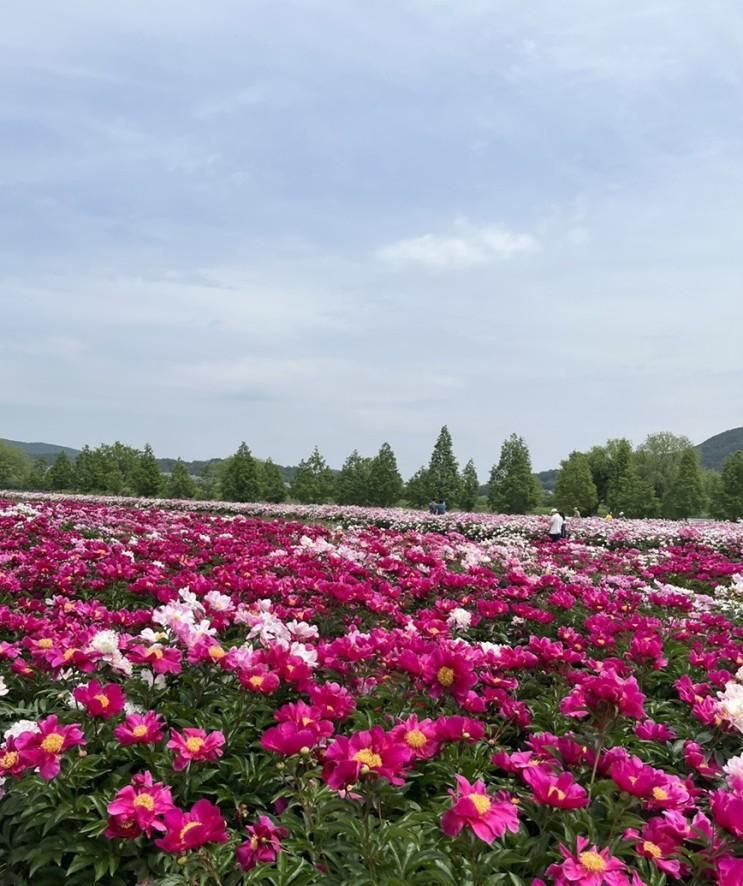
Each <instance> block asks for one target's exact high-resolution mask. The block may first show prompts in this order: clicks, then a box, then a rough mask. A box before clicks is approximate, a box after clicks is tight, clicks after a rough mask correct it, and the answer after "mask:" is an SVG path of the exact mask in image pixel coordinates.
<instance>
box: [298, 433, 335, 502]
mask: <svg viewBox="0 0 743 886" xmlns="http://www.w3.org/2000/svg"><path fill="white" fill-rule="evenodd" d="M334 491H335V478H334V477H333V472H332V471H331V470H330V468H329V467H328V466H327V464H326V462H325V459H324V458H323V457H322V455H320V450H319V449H318V448H317V446H315V448H314V449H313V450H312V455H310V457H309V458H307V459H302V461H300V463H299V465H298V466H297V472H296V474H295V475H294V482H293V483H292V489H291V492H292V498H296V499H297V501H300V502H302V504H324V503H325V502H327V501H329V500H330V499H332V498H333V493H334Z"/></svg>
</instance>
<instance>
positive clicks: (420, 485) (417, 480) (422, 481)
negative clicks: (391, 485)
mask: <svg viewBox="0 0 743 886" xmlns="http://www.w3.org/2000/svg"><path fill="white" fill-rule="evenodd" d="M404 494H405V500H406V501H407V503H408V504H409V505H410V506H411V507H414V508H422V507H425V506H426V505H429V504H430V503H431V486H430V483H429V480H428V468H418V470H417V471H416V472H415V473H414V474H413V476H412V477H411V478H410V479H409V480H408V482H407V483H406V484H405V493H404Z"/></svg>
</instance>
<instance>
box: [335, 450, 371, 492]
mask: <svg viewBox="0 0 743 886" xmlns="http://www.w3.org/2000/svg"><path fill="white" fill-rule="evenodd" d="M371 464H372V460H371V459H370V458H362V456H360V455H359V453H358V450H356V449H354V451H353V452H352V453H351V454H350V455H349V456H348V458H347V459H346V460H345V462H344V463H343V467H342V468H341V470H340V473H339V474H338V476H337V477H336V480H335V499H336V501H337V502H338V504H341V505H366V504H369V497H370V475H371Z"/></svg>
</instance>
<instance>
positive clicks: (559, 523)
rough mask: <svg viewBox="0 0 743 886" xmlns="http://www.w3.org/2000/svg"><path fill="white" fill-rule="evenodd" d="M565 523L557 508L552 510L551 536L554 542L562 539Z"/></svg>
mask: <svg viewBox="0 0 743 886" xmlns="http://www.w3.org/2000/svg"><path fill="white" fill-rule="evenodd" d="M564 523H565V520H564V519H563V517H562V515H561V514H560V512H559V511H558V510H557V509H556V508H552V511H551V516H550V528H549V536H550V538H551V539H552V541H559V540H560V539H561V538H562V527H563V524H564Z"/></svg>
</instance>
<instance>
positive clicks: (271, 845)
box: [235, 815, 289, 871]
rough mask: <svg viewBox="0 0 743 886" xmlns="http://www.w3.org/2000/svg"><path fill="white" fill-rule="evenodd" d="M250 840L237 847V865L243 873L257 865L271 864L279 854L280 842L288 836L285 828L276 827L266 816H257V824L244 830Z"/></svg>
mask: <svg viewBox="0 0 743 886" xmlns="http://www.w3.org/2000/svg"><path fill="white" fill-rule="evenodd" d="M246 830H247V832H248V836H249V838H250V839H248V840H246V841H245V842H244V843H242V844H241V845H240V846H238V848H237V851H236V853H235V855H236V857H237V863H238V864H239V866H240V867H241V868H242V870H244V871H249V870H252V868H254V867H255V866H256V865H258V864H272V863H273V862H274V861H276V859H277V857H278V855H279V852H281V840H282V839H283V838H284V837H287V836H288V835H289V831H287V829H286V828H281V827H277V826H276V825H275V824H274V823H273V822H272V821H271V819H270V818H269V817H268V816H267V815H260V816H258V824H254V825H252V826H250V827H248V828H246Z"/></svg>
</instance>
